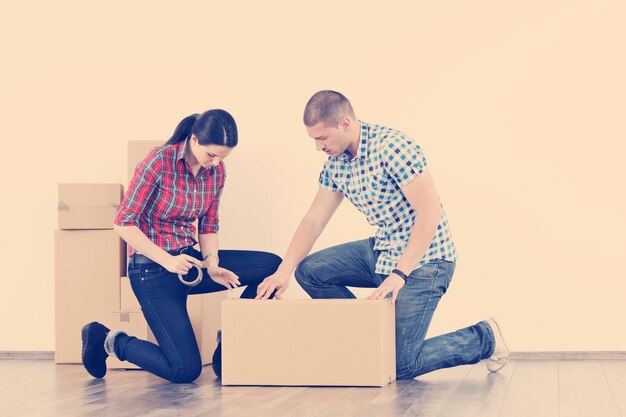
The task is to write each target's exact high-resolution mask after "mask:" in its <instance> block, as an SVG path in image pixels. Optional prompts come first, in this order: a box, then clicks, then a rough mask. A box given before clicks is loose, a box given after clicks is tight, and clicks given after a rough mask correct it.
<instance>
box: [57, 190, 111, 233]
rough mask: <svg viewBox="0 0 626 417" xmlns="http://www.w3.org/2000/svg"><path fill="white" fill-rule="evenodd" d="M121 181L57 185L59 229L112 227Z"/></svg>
mask: <svg viewBox="0 0 626 417" xmlns="http://www.w3.org/2000/svg"><path fill="white" fill-rule="evenodd" d="M122 195H123V189H122V184H59V204H58V213H59V229H61V230H80V229H83V230H84V229H87V230H93V229H113V221H114V220H115V214H116V213H117V208H118V206H119V205H120V202H121V201H122Z"/></svg>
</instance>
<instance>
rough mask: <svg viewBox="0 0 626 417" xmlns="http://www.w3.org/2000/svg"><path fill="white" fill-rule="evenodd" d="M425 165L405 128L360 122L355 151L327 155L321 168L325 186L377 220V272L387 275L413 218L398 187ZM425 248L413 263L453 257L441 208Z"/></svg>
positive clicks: (450, 237) (406, 235) (397, 257)
mask: <svg viewBox="0 0 626 417" xmlns="http://www.w3.org/2000/svg"><path fill="white" fill-rule="evenodd" d="M425 168H426V158H425V157H424V154H423V153H422V150H421V148H420V146H419V145H418V144H417V143H415V142H414V141H413V140H412V139H410V138H409V137H407V136H406V135H405V134H404V133H402V132H399V131H397V130H393V129H390V128H388V127H385V126H380V125H370V124H369V123H365V122H361V141H360V144H359V149H358V151H357V154H356V156H354V157H352V155H350V153H349V152H347V151H346V152H345V153H344V154H342V155H340V156H338V157H332V156H331V157H329V158H328V160H327V161H326V163H325V164H324V168H323V169H322V172H321V173H320V177H319V183H320V186H321V187H322V188H324V189H327V190H330V191H335V192H342V193H343V194H344V195H345V196H346V197H347V198H348V200H350V201H351V202H352V204H354V205H355V206H356V208H357V209H358V210H359V211H360V212H361V213H363V214H364V215H365V217H367V221H368V222H369V223H370V224H371V225H372V226H377V227H378V229H377V230H376V244H375V245H374V249H377V250H380V251H381V253H380V255H379V256H378V260H377V262H376V271H375V272H376V273H378V274H384V275H389V274H391V271H392V270H393V268H395V266H396V263H397V262H398V259H399V258H400V256H401V255H402V252H403V251H404V249H405V248H406V245H407V243H408V241H409V237H410V235H411V229H412V227H413V224H414V222H415V211H414V210H413V208H412V207H411V204H410V203H409V201H408V200H407V199H406V198H405V197H404V194H403V193H402V191H401V190H400V187H401V186H405V185H407V184H408V183H410V182H411V181H412V180H413V179H414V178H415V177H417V176H418V175H419V174H421V173H422V172H423V171H424V169H425ZM442 213H443V214H442V216H441V221H440V222H439V225H438V226H437V230H436V232H435V234H434V236H433V238H432V241H431V243H430V247H429V249H428V251H427V252H426V253H425V254H424V255H423V256H422V258H421V259H420V260H419V265H418V268H419V267H420V266H422V265H425V264H427V263H428V262H429V261H431V260H433V259H445V260H448V261H452V262H456V248H455V246H454V242H453V240H452V235H451V234H450V227H449V226H448V220H447V218H446V213H445V211H443V206H442Z"/></svg>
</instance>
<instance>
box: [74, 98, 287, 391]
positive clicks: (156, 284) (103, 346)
mask: <svg viewBox="0 0 626 417" xmlns="http://www.w3.org/2000/svg"><path fill="white" fill-rule="evenodd" d="M236 145H237V126H236V124H235V120H234V119H233V117H232V116H231V115H230V114H229V113H228V112H226V111H224V110H209V111H206V112H204V113H202V114H195V115H192V116H189V117H186V118H185V119H183V120H182V121H181V122H180V123H179V125H178V126H177V127H176V130H175V131H174V135H173V136H172V137H171V138H170V139H169V140H168V141H167V143H166V144H165V145H164V146H162V147H159V148H156V149H154V150H153V151H151V152H150V153H149V154H148V156H147V157H146V158H145V159H144V160H143V162H142V163H141V164H139V166H138V168H137V170H136V171H135V175H134V177H133V179H132V181H131V183H130V185H129V187H128V190H127V192H126V195H125V196H124V199H123V201H122V203H121V205H120V207H119V209H118V213H117V216H116V218H115V225H114V228H115V230H117V232H118V233H119V234H120V236H121V237H122V238H123V239H124V240H125V241H126V242H128V244H129V255H130V258H129V263H128V276H129V278H130V283H131V286H132V288H133V292H134V293H135V295H136V296H137V299H138V300H139V303H140V304H141V308H142V311H143V314H144V316H145V318H146V321H147V322H148V325H149V326H150V329H151V330H152V332H153V333H154V336H155V337H156V340H157V342H158V346H157V345H155V344H153V343H150V342H147V341H145V340H140V339H137V338H136V337H133V336H131V335H127V334H126V333H124V332H121V331H119V330H113V331H110V330H109V329H108V328H107V327H105V326H104V325H102V324H100V323H97V322H92V323H89V324H87V325H85V326H84V327H83V330H82V341H83V350H82V360H83V365H84V366H85V368H86V369H87V371H88V372H89V373H90V374H91V375H92V376H94V377H96V378H102V377H103V376H104V375H105V374H106V358H107V357H108V356H109V355H110V356H114V357H117V358H119V359H120V360H126V361H129V362H131V363H134V364H136V365H138V366H140V367H141V368H143V369H145V370H147V371H150V372H152V373H153V374H155V375H158V376H160V377H162V378H165V379H167V380H169V381H172V382H179V383H186V382H191V381H193V380H195V379H196V378H197V377H198V376H199V375H200V372H201V370H202V362H201V359H200V352H199V350H198V345H197V343H196V339H195V337H194V332H193V329H192V327H191V322H190V320H189V315H188V314H187V295H188V294H203V293H210V292H215V291H223V290H225V289H227V288H235V287H238V286H240V285H241V286H245V285H247V288H246V289H245V291H244V292H243V294H242V298H254V297H255V296H256V293H257V285H258V284H259V283H260V282H261V281H263V279H264V278H265V277H268V276H270V275H272V274H273V273H274V272H275V271H276V269H277V268H278V265H279V264H280V262H281V259H280V258H279V257H278V256H276V255H274V254H271V253H266V252H256V251H238V250H218V229H219V218H218V206H219V199H220V195H221V193H222V190H223V188H224V180H225V177H226V174H225V171H224V164H223V162H222V160H223V159H224V158H226V157H227V156H228V155H229V154H230V153H231V151H232V150H233V148H234V147H235V146H236ZM196 220H197V221H198V223H197V224H198V230H197V231H198V241H196V227H195V226H194V221H196ZM196 243H199V246H200V250H196V249H195V248H194V245H195V244H196ZM200 271H201V273H202V275H203V276H204V278H203V279H201V280H200V282H199V283H197V282H193V281H198V278H199V275H200ZM220 364H221V345H219V344H218V347H217V350H216V352H215V354H214V367H213V369H214V370H215V372H216V374H217V375H218V377H219V376H221V375H220V374H221V365H220Z"/></svg>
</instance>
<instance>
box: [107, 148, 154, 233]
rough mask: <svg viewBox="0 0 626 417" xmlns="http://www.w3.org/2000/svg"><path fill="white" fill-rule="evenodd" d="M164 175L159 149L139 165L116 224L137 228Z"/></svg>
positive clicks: (118, 213)
mask: <svg viewBox="0 0 626 417" xmlns="http://www.w3.org/2000/svg"><path fill="white" fill-rule="evenodd" d="M162 174H163V160H162V157H161V153H160V152H159V148H155V149H153V150H152V151H151V152H150V153H149V154H148V156H146V158H145V159H144V160H143V161H142V162H141V163H140V164H139V166H138V167H137V169H136V170H135V175H134V176H133V179H132V180H131V181H130V185H129V186H128V190H127V191H126V194H125V195H124V198H123V199H122V203H121V204H120V206H119V208H118V210H117V215H116V216H115V221H114V223H115V224H116V225H118V226H137V225H138V224H137V223H138V221H139V218H140V217H141V215H142V213H143V212H144V210H145V208H146V204H147V203H148V201H149V200H150V196H151V195H152V194H153V193H154V192H155V190H156V189H157V188H158V184H159V182H160V181H161V176H162Z"/></svg>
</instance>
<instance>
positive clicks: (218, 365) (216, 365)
mask: <svg viewBox="0 0 626 417" xmlns="http://www.w3.org/2000/svg"><path fill="white" fill-rule="evenodd" d="M211 367H212V368H213V372H215V375H216V376H217V377H218V378H220V379H221V378H222V331H221V330H218V331H217V347H216V348H215V352H213V360H212V362H211Z"/></svg>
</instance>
